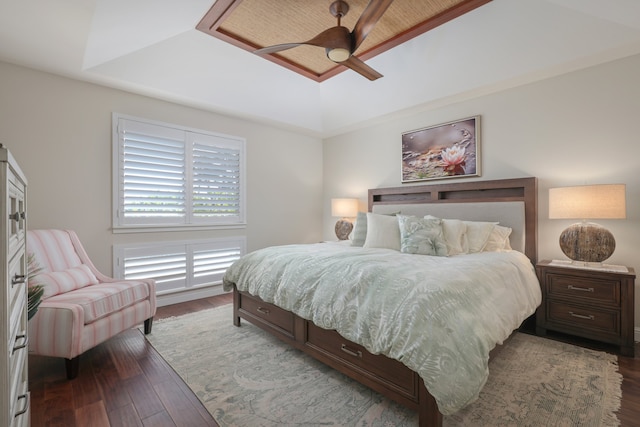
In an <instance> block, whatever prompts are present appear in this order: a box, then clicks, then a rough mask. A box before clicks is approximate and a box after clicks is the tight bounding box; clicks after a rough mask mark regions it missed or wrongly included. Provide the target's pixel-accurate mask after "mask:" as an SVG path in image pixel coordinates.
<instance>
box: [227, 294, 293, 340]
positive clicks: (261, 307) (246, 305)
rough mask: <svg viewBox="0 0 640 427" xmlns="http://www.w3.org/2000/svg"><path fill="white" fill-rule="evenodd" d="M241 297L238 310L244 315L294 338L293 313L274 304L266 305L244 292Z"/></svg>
mask: <svg viewBox="0 0 640 427" xmlns="http://www.w3.org/2000/svg"><path fill="white" fill-rule="evenodd" d="M239 295H240V303H239V307H238V308H239V310H240V312H241V313H242V314H243V315H248V316H250V317H252V318H254V319H256V320H257V321H259V322H261V323H262V324H263V325H265V326H268V327H271V328H272V329H275V330H277V331H279V332H283V333H285V334H286V335H289V336H292V337H293V333H294V315H293V313H291V312H288V311H286V310H283V309H281V308H280V307H277V306H275V305H273V304H269V303H266V302H264V301H262V300H261V299H260V298H258V297H256V296H253V295H250V294H247V293H244V292H243V293H240V294H239Z"/></svg>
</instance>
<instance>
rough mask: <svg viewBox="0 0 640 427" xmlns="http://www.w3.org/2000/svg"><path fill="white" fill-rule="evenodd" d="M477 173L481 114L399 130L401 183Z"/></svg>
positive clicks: (460, 176) (461, 176)
mask: <svg viewBox="0 0 640 427" xmlns="http://www.w3.org/2000/svg"><path fill="white" fill-rule="evenodd" d="M470 176H480V116H472V117H466V118H464V119H460V120H455V121H452V122H447V123H441V124H438V125H434V126H429V127H425V128H421V129H416V130H412V131H408V132H404V133H403V134H402V183H408V182H416V181H429V180H434V179H445V178H466V177H470Z"/></svg>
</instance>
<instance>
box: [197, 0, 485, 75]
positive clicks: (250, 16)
mask: <svg viewBox="0 0 640 427" xmlns="http://www.w3.org/2000/svg"><path fill="white" fill-rule="evenodd" d="M489 1H491V0H428V1H426V0H396V1H395V2H393V3H392V4H391V6H390V7H389V9H387V11H386V12H385V14H384V15H383V16H382V18H381V19H380V20H379V21H378V23H377V24H376V26H375V27H374V29H373V30H372V31H371V33H370V34H369V36H368V37H367V38H366V39H365V41H364V42H363V43H362V45H360V47H359V48H358V50H357V51H356V52H355V55H356V56H357V57H358V58H360V59H362V60H365V61H366V60H367V59H370V58H373V57H374V56H376V55H378V54H380V53H382V52H385V51H387V50H389V49H391V48H393V47H395V46H397V45H399V44H401V43H404V42H406V41H407V40H410V39H412V38H414V37H416V36H418V35H420V34H423V33H425V32H427V31H429V30H431V29H433V28H435V27H437V26H439V25H441V24H444V23H445V22H448V21H450V20H452V19H455V18H457V17H458V16H461V15H463V14H465V13H467V12H469V11H471V10H473V9H475V8H477V7H479V6H482V5H483V4H486V3H488V2H489ZM331 3H332V0H326V1H318V0H217V1H216V2H215V3H214V4H213V6H212V7H211V9H209V11H208V12H207V13H206V14H205V16H204V17H203V18H202V20H201V21H200V22H199V23H198V25H197V26H196V28H197V29H198V30H200V31H203V32H205V33H207V34H210V35H212V36H214V37H216V38H219V39H222V40H224V41H226V42H229V43H231V44H233V45H235V46H238V47H241V48H243V49H246V50H248V51H254V50H256V49H260V48H263V47H267V46H272V45H275V44H281V43H290V42H303V41H306V40H309V39H311V38H312V37H314V36H315V35H316V34H319V33H320V32H322V31H324V30H326V29H327V28H330V27H333V26H336V25H337V21H336V18H334V17H333V16H332V15H331V13H330V12H329V5H330V4H331ZM347 3H348V4H349V11H348V13H347V14H346V16H345V17H344V18H343V19H342V22H341V25H342V26H344V27H347V28H348V29H349V30H352V29H353V27H354V26H355V24H356V22H357V20H358V18H359V17H360V15H361V14H362V12H363V11H364V9H365V7H366V6H367V4H368V0H347ZM264 57H265V58H266V59H269V60H271V61H273V62H275V63H277V64H279V65H282V66H284V67H286V68H289V69H291V70H293V71H295V72H297V73H300V74H302V75H304V76H306V77H309V78H311V79H313V80H315V81H318V82H321V81H324V80H326V79H328V78H330V77H333V76H335V75H336V74H338V73H340V72H342V71H345V70H347V68H346V67H344V66H342V65H336V64H335V63H334V62H332V61H330V60H329V59H328V58H327V57H326V56H325V53H324V49H322V48H319V47H316V46H298V47H296V48H293V49H289V50H286V51H282V52H278V53H276V54H270V55H265V56H264ZM378 71H380V72H381V73H382V74H384V70H378Z"/></svg>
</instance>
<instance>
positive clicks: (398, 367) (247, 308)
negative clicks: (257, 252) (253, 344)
mask: <svg viewBox="0 0 640 427" xmlns="http://www.w3.org/2000/svg"><path fill="white" fill-rule="evenodd" d="M537 193H538V191H537V180H536V178H516V179H503V180H493V181H473V182H462V183H445V184H434V185H415V186H404V187H393V188H378V189H371V190H369V211H372V210H373V208H374V206H376V205H393V204H405V205H406V204H414V203H415V204H426V203H439V204H442V203H462V202H464V203H477V202H483V203H484V202H505V201H520V202H524V211H525V239H526V240H525V255H527V256H528V257H529V259H530V260H531V262H532V263H534V264H535V262H536V256H537V223H538V219H537ZM240 319H245V320H247V321H248V322H250V323H253V324H254V325H256V326H258V327H260V328H262V329H264V330H266V331H268V332H270V333H271V334H273V335H274V336H276V337H278V338H280V339H281V340H283V341H285V342H287V343H289V344H290V345H292V346H293V347H295V348H298V349H300V350H302V351H304V352H305V353H307V354H309V355H311V356H312V357H314V358H316V359H317V360H319V361H321V362H323V363H325V364H327V365H329V366H331V367H332V368H334V369H337V370H338V371H340V372H342V373H343V374H345V375H347V376H349V377H351V378H353V379H355V380H356V381H358V382H360V383H362V384H364V385H366V386H368V387H370V388H372V389H373V390H375V391H377V392H379V393H380V394H382V395H384V396H386V397H388V398H390V399H393V400H394V401H396V402H398V403H400V404H401V405H404V406H406V407H408V408H411V409H414V410H416V411H418V413H419V425H420V426H421V427H426V426H437V427H439V426H442V414H441V413H440V411H439V410H438V406H437V404H436V401H435V399H434V398H433V397H432V396H431V394H429V392H428V391H427V389H426V387H425V385H424V382H423V380H422V378H420V376H419V375H418V374H417V373H415V372H414V371H411V370H410V369H409V368H407V367H406V366H405V365H403V364H402V363H400V362H398V361H396V360H394V359H391V358H388V357H386V356H384V355H373V354H371V353H369V352H368V351H367V350H366V349H365V348H364V347H362V346H360V345H358V344H355V343H353V342H351V341H348V340H346V339H344V338H342V336H340V335H339V334H338V333H337V332H335V331H330V330H325V329H322V328H319V327H318V326H316V325H314V324H313V322H311V321H308V320H305V319H303V318H301V317H299V316H297V315H295V314H293V313H291V312H289V311H286V310H283V309H282V308H280V307H277V306H275V305H273V304H269V303H266V302H264V301H262V300H261V299H260V298H258V297H255V296H253V295H250V294H249V293H246V292H239V291H238V290H237V289H236V288H235V287H234V290H233V323H234V325H236V326H240Z"/></svg>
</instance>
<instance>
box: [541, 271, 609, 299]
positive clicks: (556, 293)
mask: <svg viewBox="0 0 640 427" xmlns="http://www.w3.org/2000/svg"><path fill="white" fill-rule="evenodd" d="M547 297H548V298H560V297H566V298H570V299H571V300H572V301H578V300H584V301H597V302H598V305H611V306H614V307H620V282H619V281H618V280H605V279H590V278H585V277H578V276H570V275H556V274H553V273H550V274H548V276H547Z"/></svg>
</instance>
